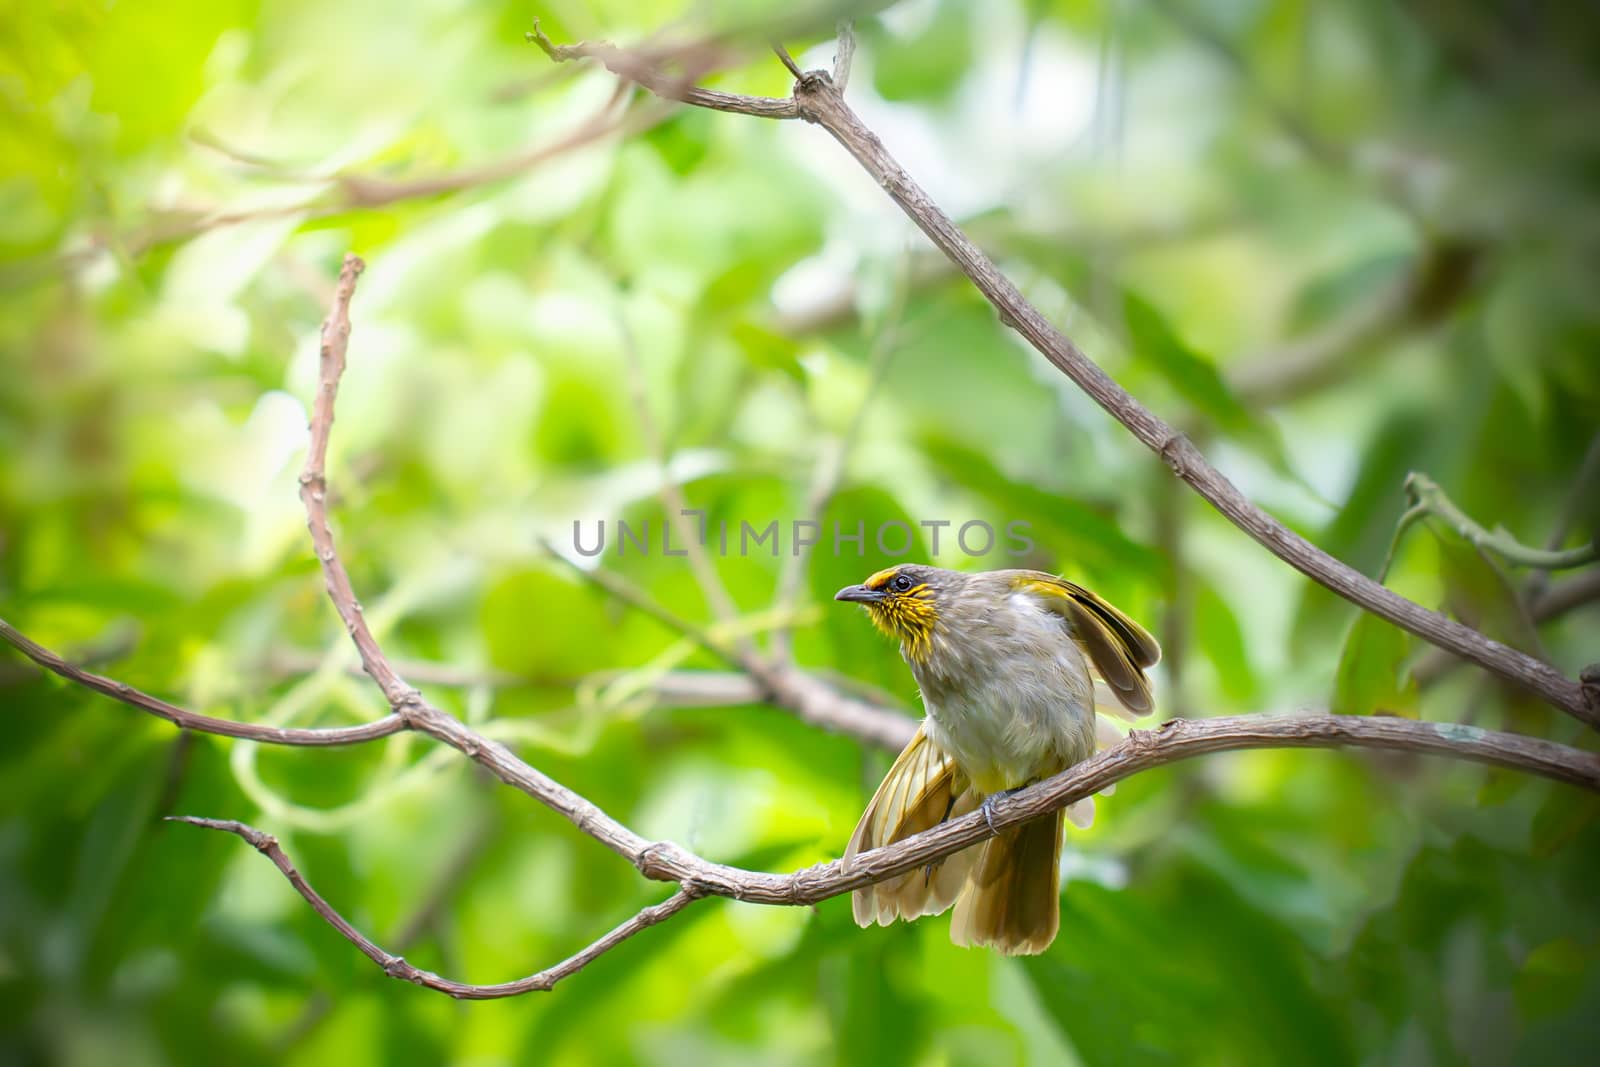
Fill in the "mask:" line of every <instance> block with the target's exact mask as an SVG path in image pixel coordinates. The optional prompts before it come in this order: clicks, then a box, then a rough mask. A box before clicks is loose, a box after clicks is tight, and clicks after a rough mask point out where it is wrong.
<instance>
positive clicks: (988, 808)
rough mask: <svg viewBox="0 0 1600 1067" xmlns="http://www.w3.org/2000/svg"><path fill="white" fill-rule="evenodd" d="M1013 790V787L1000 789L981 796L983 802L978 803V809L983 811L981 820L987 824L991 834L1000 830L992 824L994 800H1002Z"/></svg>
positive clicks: (1013, 791)
mask: <svg viewBox="0 0 1600 1067" xmlns="http://www.w3.org/2000/svg"><path fill="white" fill-rule="evenodd" d="M1015 792H1017V790H1015V789H1002V790H1000V792H998V793H990V794H989V795H988V796H986V797H984V798H983V803H982V804H981V805H979V807H978V810H979V811H981V812H983V821H984V822H986V823H988V824H989V832H990V833H991V834H997V833H999V832H1000V831H999V829H998V828H997V827H996V826H995V824H994V802H995V801H997V800H1004V799H1005V798H1006V797H1008V796H1010V795H1011V794H1013V793H1015Z"/></svg>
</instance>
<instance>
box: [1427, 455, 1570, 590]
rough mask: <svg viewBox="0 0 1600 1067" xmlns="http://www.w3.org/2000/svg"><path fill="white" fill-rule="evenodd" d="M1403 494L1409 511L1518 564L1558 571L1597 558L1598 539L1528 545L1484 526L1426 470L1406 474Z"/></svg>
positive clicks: (1473, 544) (1470, 542) (1474, 545)
mask: <svg viewBox="0 0 1600 1067" xmlns="http://www.w3.org/2000/svg"><path fill="white" fill-rule="evenodd" d="M1406 495H1407V496H1409V497H1410V498H1411V500H1412V507H1411V510H1410V511H1408V512H1407V514H1411V513H1412V512H1415V511H1417V510H1419V509H1420V510H1422V511H1424V512H1427V513H1430V514H1433V515H1437V516H1438V517H1439V518H1441V519H1443V520H1444V521H1445V522H1446V523H1448V524H1449V525H1450V527H1451V528H1452V529H1454V530H1455V532H1456V533H1458V534H1460V535H1461V537H1462V538H1463V539H1464V540H1465V541H1466V542H1467V543H1468V544H1470V545H1472V546H1473V547H1475V548H1479V549H1482V550H1484V551H1488V552H1493V553H1494V554H1495V555H1497V556H1499V557H1500V558H1502V559H1504V560H1505V561H1506V562H1507V563H1511V564H1513V565H1515V566H1518V567H1536V568H1538V569H1539V570H1546V571H1559V570H1567V569H1568V568H1571V567H1581V566H1583V565H1585V564H1588V563H1593V562H1594V561H1595V560H1596V559H1600V541H1591V542H1589V543H1588V544H1586V545H1579V546H1578V547H1577V548H1568V549H1557V550H1553V551H1552V550H1549V549H1542V548H1531V547H1529V546H1528V545H1525V544H1523V543H1522V542H1520V541H1518V540H1517V539H1516V538H1515V537H1512V536H1511V534H1509V533H1507V532H1506V531H1505V530H1487V529H1484V527H1483V526H1481V525H1479V524H1478V523H1476V522H1474V521H1473V520H1472V519H1471V517H1470V516H1468V515H1467V513H1466V512H1464V511H1462V510H1461V509H1460V508H1459V507H1457V506H1456V504H1455V501H1453V500H1451V499H1450V498H1449V496H1447V495H1446V494H1445V491H1444V490H1443V489H1441V488H1440V487H1439V484H1438V483H1437V482H1435V481H1434V480H1433V479H1432V478H1429V477H1428V476H1427V475H1426V474H1422V473H1419V472H1417V471H1412V472H1411V473H1410V474H1408V475H1406Z"/></svg>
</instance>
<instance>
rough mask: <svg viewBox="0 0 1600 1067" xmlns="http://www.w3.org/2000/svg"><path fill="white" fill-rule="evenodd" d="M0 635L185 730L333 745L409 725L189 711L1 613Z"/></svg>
mask: <svg viewBox="0 0 1600 1067" xmlns="http://www.w3.org/2000/svg"><path fill="white" fill-rule="evenodd" d="M0 641H4V642H5V643H6V644H8V645H10V646H11V647H12V648H14V649H16V650H17V651H18V652H21V653H22V654H23V655H24V656H27V657H28V658H29V659H31V660H33V662H35V663H37V664H38V665H39V666H41V667H43V668H44V669H45V670H48V671H52V672H54V673H55V674H59V675H60V676H61V677H63V678H65V679H67V681H69V682H76V683H77V684H79V685H81V686H83V687H84V688H86V689H92V690H94V691H95V692H96V693H101V694H103V695H105V696H108V697H110V698H111V699H113V700H120V701H122V703H124V704H127V705H128V706H130V707H135V708H138V709H139V710H140V711H147V712H149V713H150V714H151V715H154V716H156V717H157V718H161V719H166V720H167V721H168V722H170V723H172V724H173V725H174V726H178V727H181V728H182V729H185V730H197V731H199V732H200V733H206V734H218V735H220V736H222V737H237V738H240V739H241V740H245V741H263V742H266V743H267V744H273V745H304V746H307V747H317V748H326V747H329V746H333V745H357V744H361V743H362V742H364V741H375V740H377V739H378V738H380V737H388V736H389V735H391V734H397V733H399V732H400V731H402V730H404V729H405V728H406V724H405V721H404V720H403V719H402V718H401V717H400V716H398V715H385V716H384V717H383V718H381V719H376V720H374V721H372V722H367V723H361V724H360V725H358V726H317V727H304V728H294V729H290V728H288V727H282V726H261V725H257V724H256V723H248V722H234V721H232V720H230V719H218V718H214V717H212V716H210V715H201V714H199V713H198V712H193V711H187V710H185V709H183V708H180V707H178V706H177V705H176V704H169V703H167V702H166V701H165V700H162V699H160V698H159V697H153V696H151V695H150V694H148V693H144V692H141V691H140V690H138V689H135V688H134V687H133V686H131V685H128V684H126V683H124V682H118V681H114V680H113V679H110V678H106V677H104V676H103V675H99V674H93V673H91V672H89V671H86V670H83V669H82V668H79V667H74V666H73V665H72V664H70V663H68V662H67V661H66V660H64V659H62V658H61V657H60V656H58V655H56V654H55V653H54V652H51V651H50V650H49V649H48V648H45V647H44V646H43V645H40V644H38V643H36V642H34V641H32V640H30V639H29V638H28V637H26V636H25V635H23V634H22V633H20V632H18V630H17V629H16V628H15V627H13V626H12V625H11V624H10V623H8V622H6V621H5V620H4V619H0Z"/></svg>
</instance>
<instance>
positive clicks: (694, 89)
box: [527, 19, 798, 119]
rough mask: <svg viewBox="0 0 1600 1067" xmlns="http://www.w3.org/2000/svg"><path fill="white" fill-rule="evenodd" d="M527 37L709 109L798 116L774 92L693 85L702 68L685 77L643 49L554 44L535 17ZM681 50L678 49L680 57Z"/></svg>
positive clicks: (565, 56)
mask: <svg viewBox="0 0 1600 1067" xmlns="http://www.w3.org/2000/svg"><path fill="white" fill-rule="evenodd" d="M527 38H528V40H530V41H532V42H533V43H534V44H536V45H538V46H539V47H540V49H542V50H543V51H544V54H545V55H547V56H549V57H550V58H551V59H552V60H554V61H555V62H557V63H565V62H567V61H569V60H573V59H593V60H595V61H596V62H598V63H599V64H600V65H601V66H603V67H605V68H606V69H607V70H609V71H610V72H611V73H613V74H615V75H617V76H618V77H621V78H626V79H628V80H629V81H631V82H636V83H638V84H639V85H642V86H644V87H645V88H646V89H649V90H650V91H651V92H652V93H655V94H656V95H657V96H661V97H665V98H666V99H668V100H677V101H679V102H680V103H685V104H693V105H694V106H695V107H704V108H710V109H711V110H712V111H731V112H734V113H735V114H740V115H754V116H755V117H757V118H763V119H792V118H796V117H798V112H797V111H796V109H795V102H794V101H793V100H785V99H782V98H779V97H775V96H741V95H740V94H738V93H724V92H721V91H719V90H716V89H702V88H700V87H699V86H697V85H695V84H694V81H695V78H697V77H698V76H699V75H700V74H701V73H703V71H694V72H693V73H692V74H690V75H689V76H687V77H685V76H682V75H671V74H668V73H666V71H665V70H664V69H663V68H662V65H661V64H662V60H663V58H664V57H661V56H657V55H652V54H651V53H650V52H648V51H645V50H643V49H638V50H630V49H626V48H618V47H617V46H616V45H614V44H612V43H611V42H610V41H580V42H579V43H577V44H559V45H558V44H554V43H552V42H551V40H550V38H549V37H546V36H545V34H544V31H543V30H541V29H540V28H539V20H538V19H534V20H533V29H532V30H531V31H530V32H529V33H528V34H527ZM684 51H685V50H680V51H679V57H680V58H682V54H683V52H684ZM701 65H702V66H704V65H705V64H701Z"/></svg>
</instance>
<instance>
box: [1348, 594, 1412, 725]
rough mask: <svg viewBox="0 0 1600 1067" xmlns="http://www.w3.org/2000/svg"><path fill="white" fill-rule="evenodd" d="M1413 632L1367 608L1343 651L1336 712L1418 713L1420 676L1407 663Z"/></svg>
mask: <svg viewBox="0 0 1600 1067" xmlns="http://www.w3.org/2000/svg"><path fill="white" fill-rule="evenodd" d="M1410 655H1411V635H1410V634H1408V633H1406V632H1405V631H1404V630H1402V629H1400V628H1399V627H1398V626H1394V625H1392V624H1391V623H1389V622H1387V621H1385V620H1383V619H1380V618H1379V617H1378V616H1376V615H1373V614H1370V613H1368V612H1365V611H1363V612H1362V613H1361V614H1360V616H1359V617H1357V619H1356V621H1355V625H1354V626H1352V627H1351V628H1350V634H1349V636H1348V637H1346V638H1345V642H1344V648H1343V649H1342V650H1341V651H1340V653H1339V668H1338V673H1337V675H1336V677H1335V680H1334V688H1333V705H1332V708H1333V712H1334V714H1336V715H1373V714H1385V715H1401V716H1404V717H1406V718H1408V719H1413V718H1416V715H1417V680H1416V679H1415V678H1413V677H1412V676H1411V672H1410V670H1409V669H1408V668H1407V667H1406V660H1407V659H1408V658H1409V657H1410Z"/></svg>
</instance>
